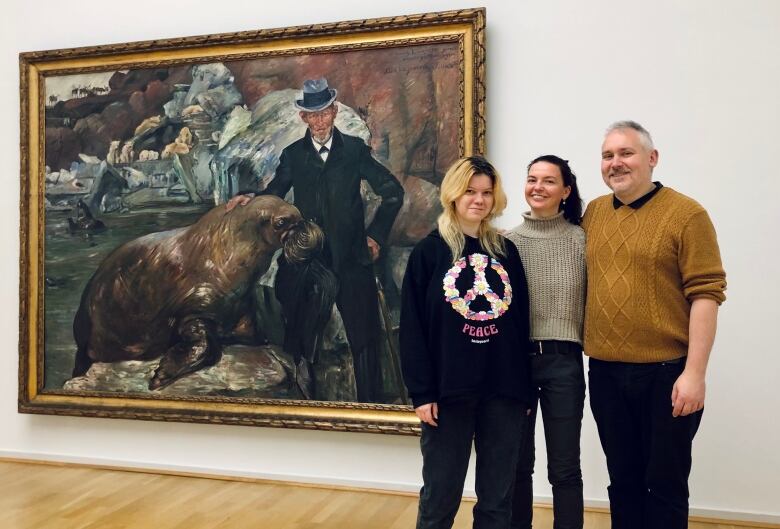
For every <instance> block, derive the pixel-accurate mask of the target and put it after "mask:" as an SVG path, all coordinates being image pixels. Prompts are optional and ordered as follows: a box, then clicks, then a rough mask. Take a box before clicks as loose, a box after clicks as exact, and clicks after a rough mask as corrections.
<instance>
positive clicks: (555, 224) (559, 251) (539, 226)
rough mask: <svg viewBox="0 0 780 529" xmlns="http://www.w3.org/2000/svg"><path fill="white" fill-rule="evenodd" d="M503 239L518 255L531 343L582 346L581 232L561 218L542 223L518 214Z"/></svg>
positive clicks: (583, 287)
mask: <svg viewBox="0 0 780 529" xmlns="http://www.w3.org/2000/svg"><path fill="white" fill-rule="evenodd" d="M523 219H524V221H523V223H522V224H520V225H519V226H517V227H515V228H512V229H511V230H510V231H509V232H508V233H507V234H506V237H507V238H508V239H509V240H511V241H512V242H513V243H515V246H517V250H518V252H519V253H520V258H521V260H522V261H523V267H524V268H525V276H526V279H527V281H528V292H529V297H530V300H531V339H532V340H562V341H569V342H577V343H579V344H580V345H581V344H582V320H583V317H584V311H585V232H584V231H583V230H582V228H580V227H579V226H575V225H574V224H572V223H570V222H569V221H567V220H566V219H565V218H564V217H563V214H562V213H559V214H558V215H556V216H554V217H551V218H548V219H534V218H531V215H530V213H523Z"/></svg>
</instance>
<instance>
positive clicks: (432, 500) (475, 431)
mask: <svg viewBox="0 0 780 529" xmlns="http://www.w3.org/2000/svg"><path fill="white" fill-rule="evenodd" d="M526 410H527V405H525V404H524V403H522V402H520V401H517V400H514V399H507V398H503V397H487V398H482V399H477V398H471V399H464V400H460V401H457V402H451V403H446V402H445V403H439V420H438V421H437V422H438V424H439V425H438V426H436V427H434V426H429V425H427V424H423V425H422V438H421V440H420V448H421V450H422V456H423V487H422V489H421V490H420V506H419V511H418V515H417V529H449V528H450V527H452V523H453V520H454V519H455V515H456V514H457V512H458V507H459V506H460V501H461V497H462V495H463V482H464V480H465V479H466V470H467V469H468V464H469V457H470V456H471V444H472V441H473V442H474V447H475V450H476V454H477V462H476V492H477V503H476V505H474V528H475V529H506V528H507V527H509V519H510V517H511V495H512V481H513V478H514V468H515V465H516V463H517V452H518V449H519V447H520V444H521V440H522V439H521V438H522V435H523V429H524V427H525V424H526V421H525V420H524V419H525V414H526Z"/></svg>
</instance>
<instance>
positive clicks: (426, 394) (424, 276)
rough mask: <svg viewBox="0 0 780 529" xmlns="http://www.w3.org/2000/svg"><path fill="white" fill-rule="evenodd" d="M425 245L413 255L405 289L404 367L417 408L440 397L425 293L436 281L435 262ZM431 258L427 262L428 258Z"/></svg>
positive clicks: (402, 305)
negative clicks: (431, 347) (430, 348)
mask: <svg viewBox="0 0 780 529" xmlns="http://www.w3.org/2000/svg"><path fill="white" fill-rule="evenodd" d="M425 253H426V252H425V248H424V243H423V244H419V245H417V246H416V247H415V249H414V250H413V251H412V253H411V255H410V256H409V262H408V263H407V265H406V274H405V275H404V281H403V286H402V287H401V328H400V345H401V368H402V370H403V376H404V383H405V384H406V388H407V389H408V391H409V396H410V397H411V399H412V404H413V405H414V407H415V408H417V407H419V406H422V405H423V404H428V403H430V402H436V400H437V395H438V387H437V382H436V380H437V377H436V368H435V364H434V359H433V352H432V351H429V350H428V343H429V340H428V329H427V327H428V323H427V319H428V318H427V317H426V310H425V307H426V302H425V293H426V291H427V290H428V285H429V283H430V281H431V280H432V277H431V273H432V270H433V263H430V262H426V261H430V260H431V256H426V255H425ZM426 258H427V259H426Z"/></svg>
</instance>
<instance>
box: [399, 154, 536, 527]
mask: <svg viewBox="0 0 780 529" xmlns="http://www.w3.org/2000/svg"><path fill="white" fill-rule="evenodd" d="M440 200H441V205H442V208H443V212H442V214H441V215H440V216H439V220H438V229H437V230H434V231H433V232H431V233H430V234H429V235H428V236H426V237H425V238H424V239H423V240H422V241H420V242H419V243H418V244H417V246H415V248H414V250H412V253H411V255H410V256H409V262H408V265H407V268H406V275H405V276H404V282H403V288H402V291H401V331H400V333H401V336H400V341H401V360H402V367H403V375H404V381H405V383H406V386H407V388H408V390H409V396H410V397H411V399H412V403H413V404H414V408H415V413H416V414H417V416H418V417H419V418H420V421H422V425H421V427H422V438H421V440H420V449H421V451H422V456H423V470H422V474H423V487H422V489H421V490H420V505H419V511H418V516H417V528H418V529H427V528H437V529H445V528H448V527H452V523H453V520H454V518H455V514H456V513H457V511H458V507H459V505H460V500H461V496H462V494H463V482H464V480H465V477H466V470H467V468H468V463H469V456H470V455H471V447H472V443H473V444H474V446H475V448H476V452H477V464H476V492H477V503H476V505H475V506H474V527H478V528H481V529H506V527H508V526H509V521H510V518H511V500H512V484H513V482H514V477H515V476H514V469H515V464H516V462H517V454H518V449H519V446H520V444H521V442H522V433H523V428H524V427H525V426H526V424H527V419H526V416H527V413H530V410H529V407H530V403H531V392H530V383H531V382H530V373H529V364H530V359H529V354H528V353H529V351H528V344H529V341H528V321H529V320H528V290H527V287H526V281H525V272H524V271H523V265H522V262H521V261H520V257H519V255H518V254H517V249H516V248H515V245H514V244H512V242H510V241H508V240H506V239H504V237H502V236H501V235H500V234H499V233H498V231H497V230H496V228H494V227H493V225H492V224H491V220H492V219H493V218H495V217H496V216H498V215H499V214H501V212H502V211H503V210H504V208H505V207H506V195H505V194H504V191H503V188H502V186H501V178H500V176H499V174H498V172H497V171H496V170H495V168H494V167H493V166H492V165H490V163H488V162H487V160H485V159H484V158H482V157H479V156H472V157H470V158H462V159H460V160H458V161H457V162H455V164H454V165H453V166H452V167H451V168H450V169H449V170H448V171H447V174H446V175H445V176H444V180H443V181H442V185H441V196H440ZM518 344H521V345H520V347H519V348H518Z"/></svg>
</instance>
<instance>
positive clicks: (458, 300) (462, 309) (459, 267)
mask: <svg viewBox="0 0 780 529" xmlns="http://www.w3.org/2000/svg"><path fill="white" fill-rule="evenodd" d="M488 263H490V268H492V269H493V270H495V271H496V273H497V274H498V277H499V278H501V282H502V283H503V284H504V297H503V298H499V297H498V295H497V294H496V293H495V292H493V290H492V289H491V288H490V285H489V284H488V282H487V278H486V277H485V270H486V269H487V265H488ZM469 265H471V268H473V269H474V285H473V286H472V287H471V288H470V289H469V290H468V291H467V292H466V295H465V296H463V297H460V292H459V291H458V287H457V286H455V281H456V280H457V279H458V277H460V273H461V272H462V271H463V269H464V268H466V258H465V257H461V258H460V259H458V260H457V261H456V262H455V265H454V266H453V267H452V268H450V269H449V270H448V271H447V273H446V274H445V275H444V284H443V287H444V297H445V299H446V300H447V302H448V303H449V304H450V305H452V308H453V309H455V311H456V312H458V313H459V314H460V315H461V316H463V317H464V318H466V319H467V320H476V321H486V320H494V319H496V318H498V317H500V316H501V315H502V314H504V313H505V312H506V311H507V309H508V308H509V305H510V304H511V303H512V285H510V284H509V275H508V274H507V273H506V270H505V269H504V267H503V266H502V265H501V263H499V262H498V261H497V260H495V259H493V258H491V257H488V256H487V255H484V254H481V253H473V254H471V255H470V256H469ZM477 296H483V297H484V298H485V299H486V300H487V301H488V303H490V310H488V311H484V310H481V311H479V312H474V311H473V310H471V309H470V308H469V307H470V306H471V302H472V301H474V300H475V299H476V298H477Z"/></svg>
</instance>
